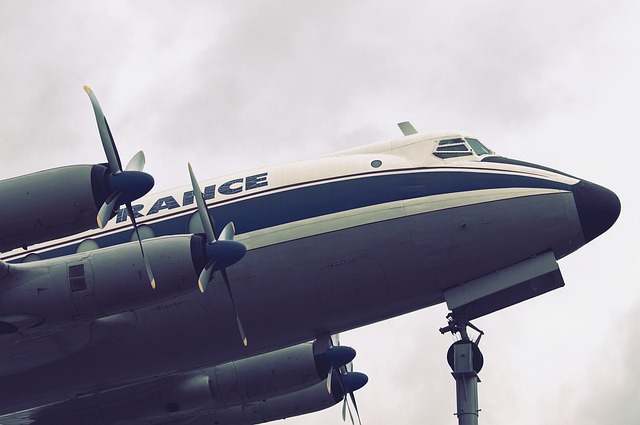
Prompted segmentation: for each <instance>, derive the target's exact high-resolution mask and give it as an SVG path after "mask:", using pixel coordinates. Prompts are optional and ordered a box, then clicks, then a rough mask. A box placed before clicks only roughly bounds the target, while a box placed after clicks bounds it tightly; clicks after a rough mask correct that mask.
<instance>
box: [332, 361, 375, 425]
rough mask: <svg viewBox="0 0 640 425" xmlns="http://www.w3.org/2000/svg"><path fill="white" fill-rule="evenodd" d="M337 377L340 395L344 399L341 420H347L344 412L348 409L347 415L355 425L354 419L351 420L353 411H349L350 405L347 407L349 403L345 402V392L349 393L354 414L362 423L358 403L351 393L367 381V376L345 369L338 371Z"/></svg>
mask: <svg viewBox="0 0 640 425" xmlns="http://www.w3.org/2000/svg"><path fill="white" fill-rule="evenodd" d="M338 378H339V379H338V383H339V384H340V390H341V391H342V397H343V400H344V401H343V403H342V420H343V421H346V420H347V414H346V413H347V410H348V411H349V417H350V418H351V424H352V425H355V421H354V420H353V413H351V407H349V403H348V402H347V394H349V398H350V399H351V403H353V408H354V409H355V411H356V416H357V417H358V423H359V424H360V425H362V420H361V419H360V411H359V410H358V404H357V403H356V396H355V395H354V394H353V393H354V392H355V391H358V390H359V389H360V388H362V387H364V386H365V385H366V383H367V382H369V377H368V376H367V375H365V374H364V373H360V372H348V371H346V370H340V371H339V372H338Z"/></svg>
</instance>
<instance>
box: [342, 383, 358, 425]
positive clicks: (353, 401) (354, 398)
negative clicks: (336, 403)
mask: <svg viewBox="0 0 640 425" xmlns="http://www.w3.org/2000/svg"><path fill="white" fill-rule="evenodd" d="M349 397H350V398H351V402H352V403H353V408H354V409H355V411H356V416H358V423H359V424H360V425H362V421H361V420H360V411H359V410H358V404H357V403H356V396H355V395H354V394H353V391H351V392H350V393H349ZM345 399H346V396H345Z"/></svg>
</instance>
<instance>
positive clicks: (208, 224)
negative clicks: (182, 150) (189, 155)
mask: <svg viewBox="0 0 640 425" xmlns="http://www.w3.org/2000/svg"><path fill="white" fill-rule="evenodd" d="M189 176H190V177H191V187H192V188H193V197H194V198H196V205H197V206H198V213H199V214H200V221H202V227H204V233H205V235H207V242H209V243H213V242H215V241H216V236H215V230H214V227H213V222H212V221H211V216H210V215H209V211H207V205H206V204H205V202H204V198H203V197H202V191H201V190H200V185H199V184H198V180H196V176H195V174H194V173H193V168H192V167H191V164H189Z"/></svg>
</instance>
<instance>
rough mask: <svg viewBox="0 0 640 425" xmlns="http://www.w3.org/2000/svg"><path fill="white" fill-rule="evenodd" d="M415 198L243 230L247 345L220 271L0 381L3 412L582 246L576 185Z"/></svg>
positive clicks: (415, 305)
mask: <svg viewBox="0 0 640 425" xmlns="http://www.w3.org/2000/svg"><path fill="white" fill-rule="evenodd" d="M458 196H464V195H460V194H458ZM467 201H468V200H467ZM421 202H422V203H420V201H419V200H412V201H411V202H407V203H404V204H403V205H402V206H401V207H398V206H397V204H396V205H395V210H396V213H397V212H402V215H400V216H399V217H396V218H385V219H382V220H380V221H375V220H373V219H372V218H371V216H368V218H367V219H366V220H367V222H366V223H364V224H362V225H359V226H355V227H353V226H352V227H347V228H338V229H336V230H333V231H328V232H326V233H322V234H312V233H313V232H312V231H311V229H302V230H303V231H304V232H307V234H308V235H307V236H303V237H300V238H297V239H289V240H287V238H286V237H284V238H283V235H280V236H279V237H281V238H283V239H282V240H281V241H280V242H278V243H273V244H264V243H263V244H262V245H260V244H258V243H256V240H251V238H252V236H251V235H244V237H245V240H247V241H248V243H247V246H249V247H251V248H252V249H250V250H249V251H248V252H247V254H246V256H245V258H244V259H243V260H242V261H241V262H239V263H238V264H237V265H234V266H232V267H230V268H229V269H228V273H229V277H230V280H231V281H232V290H233V293H234V298H235V300H236V303H237V307H238V311H239V313H240V315H241V317H242V321H243V324H244V327H245V331H246V334H247V337H248V339H249V346H248V348H245V347H244V346H243V345H242V342H241V340H240V337H239V335H238V331H237V328H236V325H235V316H234V314H233V309H232V305H231V303H230V301H229V298H228V295H227V294H226V289H225V288H224V283H223V281H222V279H221V277H220V276H219V275H218V276H216V277H215V278H214V280H213V282H212V283H211V285H210V287H209V289H208V290H207V292H206V293H204V294H200V293H199V292H193V293H189V294H187V295H184V296H181V297H177V298H175V299H174V300H172V301H168V302H163V303H160V304H158V305H155V306H152V307H148V308H143V309H140V310H137V312H136V316H137V317H138V319H137V322H135V321H134V324H135V323H137V324H135V326H132V327H130V328H127V331H126V332H123V333H122V334H118V338H112V339H111V340H109V341H108V343H104V341H92V342H91V343H90V344H89V348H88V349H86V350H85V351H83V352H80V353H76V354H73V355H70V356H69V357H67V358H65V359H61V360H59V361H58V362H57V363H56V365H55V367H42V368H37V369H34V370H31V371H28V372H25V373H21V374H18V375H14V376H8V377H3V378H1V379H0V394H2V399H3V403H2V405H0V415H1V414H6V413H8V412H10V411H15V410H17V409H27V408H31V407H34V406H36V405H42V404H45V403H51V402H56V401H60V400H61V399H66V398H74V397H78V396H80V395H82V394H87V393H92V392H95V391H98V390H106V389H109V388H114V387H118V386H121V385H126V384H131V383H135V382H141V381H144V380H147V379H150V378H154V377H160V376H166V375H170V374H172V373H176V372H178V371H186V370H192V369H196V368H200V367H204V366H211V365H215V364H220V363H224V362H228V361H231V360H236V359H239V358H243V357H248V356H253V355H257V354H260V353H264V352H267V351H271V350H275V349H277V348H281V347H284V346H290V345H294V344H296V343H300V342H304V341H308V340H312V339H314V338H315V337H316V336H317V335H318V334H320V333H325V332H330V333H333V332H339V331H344V330H346V329H351V328H355V327H358V326H363V325H365V324H368V323H372V322H376V321H380V320H384V319H386V318H389V317H393V316H397V315H401V314H404V313H407V312H409V311H413V310H416V309H420V308H424V307H428V306H430V305H434V304H437V303H440V302H442V301H443V300H444V298H443V290H444V289H446V288H450V287H452V286H455V285H458V284H461V283H463V282H465V281H468V280H471V279H473V278H477V277H480V276H482V275H485V274H488V273H491V272H493V271H495V270H497V269H500V268H502V267H505V266H507V265H510V264H514V263H516V262H518V261H522V260H523V259H526V258H529V257H530V256H532V255H535V254H538V253H540V252H544V251H549V250H552V251H554V252H556V257H559V256H561V255H566V253H568V252H570V251H572V250H575V249H577V248H578V245H580V244H581V242H580V236H579V230H576V229H578V228H579V222H578V224H576V221H577V215H576V213H575V206H573V199H572V195H571V193H567V192H554V193H546V194H542V195H535V196H534V195H532V194H527V195H526V196H519V197H515V198H507V199H499V200H494V201H490V202H489V201H483V202H481V203H475V204H474V203H469V202H470V201H469V202H467V203H468V204H467V205H458V206H452V207H450V208H440V209H435V210H430V209H432V206H431V205H430V204H429V199H428V198H426V199H423V200H422V201H421ZM351 219H353V218H351ZM523 224H524V225H523ZM303 227H304V226H303ZM285 236H286V235H285ZM239 239H240V238H239ZM263 242H264V239H263ZM252 244H253V245H252ZM194 288H195V282H194ZM105 332H106V331H105ZM106 333H107V334H108V332H106Z"/></svg>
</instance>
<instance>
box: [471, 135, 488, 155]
mask: <svg viewBox="0 0 640 425" xmlns="http://www.w3.org/2000/svg"><path fill="white" fill-rule="evenodd" d="M467 142H469V145H471V149H473V151H474V152H475V153H476V155H478V156H482V155H491V154H492V153H493V152H491V150H489V149H487V147H486V146H485V145H483V144H482V143H480V141H478V140H476V139H470V138H468V137H467Z"/></svg>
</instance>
